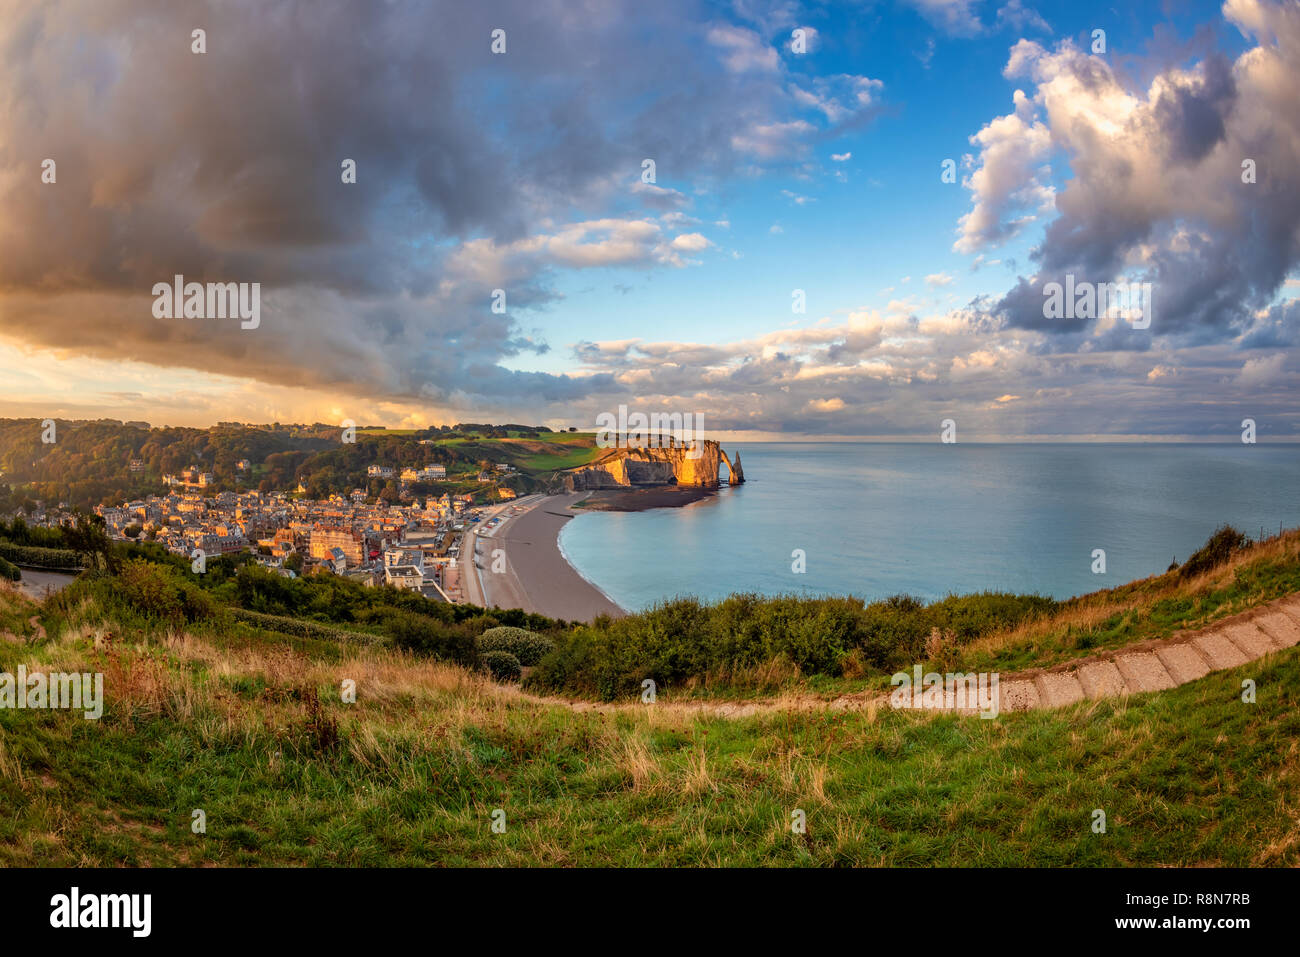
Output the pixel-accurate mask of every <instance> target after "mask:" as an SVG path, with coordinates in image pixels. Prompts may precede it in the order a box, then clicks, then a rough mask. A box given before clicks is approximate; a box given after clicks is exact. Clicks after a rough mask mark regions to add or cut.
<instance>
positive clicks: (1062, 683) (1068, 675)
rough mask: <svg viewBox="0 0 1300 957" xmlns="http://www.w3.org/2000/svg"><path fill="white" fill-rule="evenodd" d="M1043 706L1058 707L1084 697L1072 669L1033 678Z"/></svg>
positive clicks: (1081, 687) (1081, 686)
mask: <svg viewBox="0 0 1300 957" xmlns="http://www.w3.org/2000/svg"><path fill="white" fill-rule="evenodd" d="M1034 684H1035V686H1036V687H1037V688H1038V697H1039V699H1040V700H1041V701H1042V704H1043V707H1045V708H1060V707H1063V706H1064V705H1067V704H1074V703H1075V702H1076V701H1082V700H1083V699H1084V693H1083V685H1081V684H1080V683H1079V679H1078V678H1077V677H1075V673H1074V672H1073V671H1057V672H1053V673H1051V674H1044V675H1039V676H1038V677H1037V678H1035V679H1034Z"/></svg>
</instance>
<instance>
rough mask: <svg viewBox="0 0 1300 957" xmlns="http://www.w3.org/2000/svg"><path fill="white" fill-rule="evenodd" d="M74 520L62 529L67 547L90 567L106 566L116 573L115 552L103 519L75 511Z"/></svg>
mask: <svg viewBox="0 0 1300 957" xmlns="http://www.w3.org/2000/svg"><path fill="white" fill-rule="evenodd" d="M76 516H77V517H76V521H75V522H74V523H73V524H72V526H70V527H68V528H65V529H64V530H63V539H64V541H65V542H66V543H67V545H68V548H70V549H71V550H72V551H74V552H76V553H77V554H78V555H80V556H82V557H84V558H85V559H86V563H87V564H88V565H89V566H90V567H91V568H106V569H107V570H108V571H110V572H112V573H113V574H116V573H117V569H118V560H117V552H116V551H115V549H114V548H113V542H112V541H111V540H110V539H109V537H108V530H107V526H106V525H105V524H104V519H103V518H102V517H100V516H98V515H94V514H92V513H88V512H77V513H76Z"/></svg>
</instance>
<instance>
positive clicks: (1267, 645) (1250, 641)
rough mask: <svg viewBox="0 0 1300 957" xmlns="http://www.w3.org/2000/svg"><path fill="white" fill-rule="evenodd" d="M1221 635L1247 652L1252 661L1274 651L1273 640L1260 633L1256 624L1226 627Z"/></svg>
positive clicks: (1239, 623) (1243, 623) (1237, 624)
mask: <svg viewBox="0 0 1300 957" xmlns="http://www.w3.org/2000/svg"><path fill="white" fill-rule="evenodd" d="M1219 633H1220V634H1222V635H1223V637H1225V638H1227V639H1228V640H1229V641H1230V642H1232V643H1233V644H1234V645H1236V646H1237V647H1238V648H1240V649H1241V650H1242V651H1243V652H1245V654H1246V657H1247V658H1249V659H1250V660H1252V661H1254V660H1255V659H1256V658H1262V657H1263V656H1264V655H1266V654H1268V653H1269V652H1270V651H1273V650H1274V648H1273V641H1272V639H1271V638H1269V637H1268V635H1266V634H1264V633H1263V632H1262V631H1260V630H1259V628H1258V626H1256V625H1255V623H1254V622H1250V621H1243V622H1238V623H1236V624H1229V625H1224V626H1223V628H1222V629H1220V632H1219Z"/></svg>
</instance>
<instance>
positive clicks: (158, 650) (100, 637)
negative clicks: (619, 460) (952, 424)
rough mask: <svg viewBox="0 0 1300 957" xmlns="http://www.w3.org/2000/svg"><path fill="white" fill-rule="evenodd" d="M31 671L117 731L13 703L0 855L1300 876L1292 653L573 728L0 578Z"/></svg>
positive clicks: (259, 641) (371, 663)
mask: <svg viewBox="0 0 1300 957" xmlns="http://www.w3.org/2000/svg"><path fill="white" fill-rule="evenodd" d="M1204 584H1206V585H1207V586H1209V585H1212V584H1213V583H1211V582H1206V583H1204ZM1257 584H1258V583H1257ZM1146 597H1147V598H1154V595H1150V596H1146ZM1117 600H1118V599H1117ZM1144 600H1145V599H1144ZM1155 600H1156V601H1158V600H1159V599H1155ZM1230 604H1231V599H1230V598H1229V597H1227V596H1225V597H1224V598H1223V600H1222V601H1220V602H1219V604H1218V605H1216V606H1215V610H1219V609H1223V608H1225V607H1228V606H1230ZM1135 607H1146V606H1145V605H1143V604H1142V602H1136V601H1135ZM1209 613H1210V614H1213V613H1214V611H1211V612H1209ZM1079 614H1080V616H1081V617H1080V622H1079V623H1080V624H1082V623H1084V622H1085V621H1087V622H1091V625H1090V627H1100V625H1102V624H1104V623H1105V622H1106V621H1107V620H1108V619H1107V618H1102V619H1100V621H1093V620H1092V618H1090V617H1089V616H1084V615H1082V612H1080V613H1079ZM1096 614H1098V615H1099V614H1101V611H1098V612H1096ZM1160 614H1161V616H1165V617H1168V618H1169V620H1174V619H1175V618H1176V617H1177V615H1178V614H1179V612H1177V611H1174V610H1171V609H1169V608H1164V606H1162V611H1161V613H1160ZM33 618H36V619H37V621H36V622H35V623H33V621H32V619H33ZM1161 620H1162V621H1163V620H1165V619H1164V617H1162V618H1161ZM38 625H41V626H42V627H37V626H38ZM1121 627H1122V623H1121V624H1116V625H1113V626H1112V627H1111V628H1110V629H1109V630H1108V631H1107V632H1106V633H1107V634H1110V633H1111V632H1115V631H1117V630H1119V629H1120V628H1121ZM1135 627H1140V626H1135ZM1035 635H1037V633H1030V632H1026V633H1025V634H1023V635H1020V636H1019V637H1020V638H1021V639H1024V640H1025V641H1033V640H1037V638H1036V637H1035ZM1009 637H1010V636H1008V638H1009ZM1039 637H1041V636H1039ZM1015 646H1016V643H1015V642H1012V643H1011V644H1010V645H1008V647H1015ZM995 647H996V646H990V648H989V649H986V650H987V651H988V652H989V653H992V652H993V649H994V648H995ZM19 663H25V664H26V665H27V666H28V668H29V669H31V668H33V667H37V666H40V667H48V668H52V669H56V670H69V671H70V670H91V671H101V672H103V673H104V675H105V688H106V697H107V705H106V711H105V715H104V717H103V718H102V719H101V720H100V721H97V722H95V721H86V720H84V719H83V718H82V717H81V715H80V714H79V713H67V712H39V711H27V710H23V711H14V710H3V711H0V802H2V803H3V806H4V807H5V811H6V813H5V814H4V815H3V816H0V865H4V866H31V865H85V866H117V865H129V866H166V865H190V866H198V865H336V866H378V865H390V866H410V865H488V866H494V865H495V866H501V865H521V864H540V865H619V866H644V865H647V864H662V865H790V866H800V865H810V866H836V865H897V866H924V865H977V866H978V865H1000V866H1020V865H1026V864H1028V865H1038V866H1075V865H1083V866H1093V865H1165V866H1192V865H1233V866H1295V865H1297V864H1300V828H1298V827H1297V823H1298V822H1300V745H1297V741H1298V740H1300V709H1297V695H1298V694H1300V691H1298V690H1297V689H1300V652H1297V651H1296V650H1295V649H1292V650H1290V651H1287V652H1283V653H1278V654H1274V655H1272V656H1269V657H1268V658H1266V659H1263V660H1262V661H1259V662H1255V663H1252V664H1251V665H1247V666H1244V667H1243V668H1240V669H1237V670H1235V671H1230V672H1222V673H1216V674H1213V675H1210V676H1208V677H1207V678H1205V679H1203V680H1201V681H1198V682H1193V683H1191V684H1189V685H1185V686H1183V687H1181V688H1177V689H1174V690H1172V691H1168V692H1162V693H1157V694H1150V695H1138V696H1134V697H1131V698H1128V699H1110V700H1106V701H1102V702H1094V703H1087V704H1080V705H1076V706H1074V707H1071V708H1066V709H1061V710H1057V711H1044V712H1032V713H1025V714H1008V713H1004V714H1003V715H1002V716H1001V717H1000V718H999V719H997V720H992V721H987V720H980V719H977V718H958V717H952V716H933V715H925V714H918V713H903V712H899V713H894V712H883V713H875V712H874V711H861V712H830V711H808V712H789V713H777V714H769V715H766V716H761V717H754V718H747V719H740V720H724V719H719V718H711V717H700V716H698V715H693V714H690V713H688V712H687V711H686V710H685V709H683V708H681V707H677V706H674V705H672V704H660V705H655V706H650V707H647V706H642V705H628V706H602V707H591V708H590V709H589V710H584V711H581V712H575V711H573V710H571V709H569V708H567V707H564V706H561V705H556V704H548V703H542V702H538V701H536V700H533V699H530V698H528V697H526V696H523V695H521V694H519V693H518V692H517V691H514V690H512V689H503V688H499V687H497V686H495V685H492V684H491V683H490V682H488V681H487V680H486V679H484V678H483V677H481V676H479V675H477V674H473V673H470V672H467V671H464V670H461V669H459V668H456V667H454V666H451V665H446V664H441V663H438V662H433V661H429V660H424V659H414V658H410V657H408V656H405V655H402V654H400V653H397V652H394V651H392V650H389V649H384V648H354V647H339V646H334V645H329V644H327V643H323V642H315V641H311V640H305V639H287V638H283V637H279V636H273V635H264V634H261V633H259V632H258V631H256V630H255V629H253V628H251V627H249V626H248V625H246V624H238V623H237V624H225V625H217V624H213V623H199V624H196V625H193V626H190V628H189V629H187V630H184V631H181V632H171V633H169V632H168V631H166V630H165V629H161V628H141V627H131V626H121V625H119V624H117V623H116V622H114V621H111V620H105V619H104V617H103V615H102V613H101V611H100V610H99V609H97V608H96V607H94V606H93V603H91V602H89V601H88V602H86V603H85V604H83V605H82V606H81V607H79V608H77V609H74V610H73V611H72V612H69V613H65V614H63V615H60V616H59V617H58V618H55V617H53V616H47V615H46V614H45V612H44V611H43V610H42V609H41V608H40V607H38V606H35V605H33V604H32V603H30V602H29V601H27V600H26V599H24V598H22V597H21V596H19V595H18V594H17V593H15V592H13V591H12V590H11V589H8V588H6V587H5V586H3V585H0V671H6V672H10V673H12V672H13V671H14V670H15V669H16V667H17V665H18V664H19ZM1245 677H1250V678H1252V679H1254V680H1255V681H1256V682H1257V684H1258V701H1257V703H1255V704H1245V703H1243V702H1242V701H1241V699H1240V688H1241V681H1242V679H1243V678H1245ZM345 678H350V679H352V680H354V681H355V682H356V686H357V700H356V703H355V704H345V703H343V702H342V701H341V700H340V694H339V688H340V686H341V683H342V681H343V680H344V679H345ZM1098 808H1100V809H1102V810H1104V811H1105V813H1106V819H1107V829H1106V833H1105V834H1096V833H1093V831H1092V828H1091V824H1092V820H1093V811H1094V809H1098ZM195 809H202V810H203V811H204V812H205V814H206V822H207V831H206V833H205V834H195V833H193V832H192V830H191V821H192V812H193V811H194V810H195ZM496 809H501V810H503V811H504V812H505V820H506V829H505V832H504V833H493V831H492V829H491V821H492V812H493V811H494V810H496ZM796 809H800V810H803V811H804V812H805V813H806V815H807V823H808V826H807V833H805V834H795V833H793V832H792V831H791V827H790V820H791V813H792V812H793V811H794V810H796Z"/></svg>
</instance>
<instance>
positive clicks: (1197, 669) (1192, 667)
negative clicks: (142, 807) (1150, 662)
mask: <svg viewBox="0 0 1300 957" xmlns="http://www.w3.org/2000/svg"><path fill="white" fill-rule="evenodd" d="M1156 657H1157V658H1159V659H1160V663H1161V664H1162V665H1164V666H1165V670H1166V671H1168V672H1169V674H1170V675H1171V676H1172V677H1173V679H1174V681H1175V683H1177V684H1180V685H1181V684H1185V683H1187V682H1188V681H1195V680H1196V679H1197V678H1204V677H1205V676H1206V675H1208V674H1209V673H1210V664H1209V662H1207V661H1206V660H1205V658H1204V657H1202V656H1201V655H1200V654H1199V653H1198V652H1197V651H1196V649H1195V648H1193V647H1192V646H1191V643H1190V642H1187V643H1183V644H1177V645H1165V646H1164V647H1163V648H1157V649H1156Z"/></svg>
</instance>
